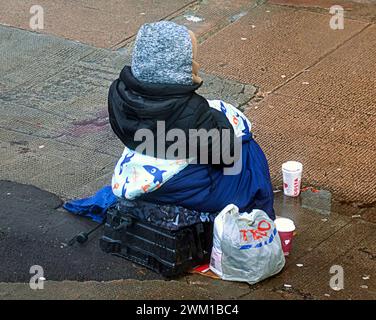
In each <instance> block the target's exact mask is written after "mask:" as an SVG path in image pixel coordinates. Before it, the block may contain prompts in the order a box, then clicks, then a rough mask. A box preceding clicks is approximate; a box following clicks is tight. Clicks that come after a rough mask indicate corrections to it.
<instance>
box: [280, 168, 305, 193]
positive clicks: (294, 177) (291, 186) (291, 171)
mask: <svg viewBox="0 0 376 320" xmlns="http://www.w3.org/2000/svg"><path fill="white" fill-rule="evenodd" d="M302 172H303V165H302V164H301V163H300V162H297V161H287V162H285V163H284V164H283V165H282V175H283V192H284V194H285V195H286V196H289V197H297V196H299V194H300V186H301V182H302Z"/></svg>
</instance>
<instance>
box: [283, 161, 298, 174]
mask: <svg viewBox="0 0 376 320" xmlns="http://www.w3.org/2000/svg"><path fill="white" fill-rule="evenodd" d="M282 170H286V171H291V172H295V171H301V170H303V165H302V164H301V163H300V162H298V161H287V162H285V163H284V164H283V165H282Z"/></svg>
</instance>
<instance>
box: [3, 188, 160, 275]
mask: <svg viewBox="0 0 376 320" xmlns="http://www.w3.org/2000/svg"><path fill="white" fill-rule="evenodd" d="M0 203H1V207H2V209H1V210H0V221H1V223H0V257H1V261H2V263H1V264H0V282H29V280H30V278H31V275H30V273H29V271H30V267H31V266H33V265H40V266H41V267H43V270H44V277H45V278H46V279H48V280H55V281H61V280H76V281H89V280H96V281H109V280H118V279H139V280H141V279H142V280H151V279H161V277H160V276H159V275H158V274H156V273H153V272H151V271H149V270H147V269H144V268H142V267H139V266H136V265H134V264H133V263H131V262H129V261H126V260H124V259H121V258H119V257H115V256H111V255H108V254H106V253H104V252H102V251H101V249H100V248H99V238H100V236H101V229H100V230H98V232H96V233H95V234H93V236H92V237H90V238H89V241H88V242H87V243H86V244H84V245H80V244H78V243H76V244H75V245H73V246H67V243H68V242H69V240H70V239H71V238H72V237H73V236H74V235H76V234H77V233H79V232H81V231H88V230H90V229H91V228H92V227H94V226H96V225H97V224H96V223H95V222H92V221H90V220H88V219H86V218H81V217H77V216H75V215H72V214H70V213H68V212H67V211H65V210H64V209H62V208H61V207H60V206H61V204H62V201H61V199H60V198H59V197H57V196H56V195H53V194H51V193H49V192H46V191H43V190H40V189H38V188H36V187H34V186H30V185H23V184H18V183H14V182H9V181H0Z"/></svg>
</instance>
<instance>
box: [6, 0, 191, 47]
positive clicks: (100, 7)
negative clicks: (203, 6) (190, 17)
mask: <svg viewBox="0 0 376 320" xmlns="http://www.w3.org/2000/svg"><path fill="white" fill-rule="evenodd" d="M194 2H195V1H192V0H178V1H165V0H157V1H154V0H145V1H137V0H127V1H117V0H108V1H105V2H103V1H101V0H94V1H93V0H91V1H89V0H80V1H74V2H72V1H52V0H41V1H38V5H40V6H42V7H43V9H44V24H45V25H44V29H43V30H42V32H43V33H49V34H53V35H57V36H60V37H64V38H67V39H73V40H77V41H80V42H83V43H89V44H92V45H95V46H97V47H102V48H110V47H114V46H116V45H118V44H119V43H121V42H123V41H124V40H126V39H129V38H131V37H133V36H134V35H135V34H136V33H137V31H138V29H139V27H140V26H141V25H142V24H144V23H146V22H153V21H158V20H163V19H165V18H168V17H170V16H173V15H174V14H177V13H178V12H179V11H180V10H182V9H184V8H185V7H186V6H188V5H190V4H192V3H194ZM33 5H35V1H33V0H26V1H24V0H14V1H6V0H1V1H0V23H1V24H6V25H11V26H15V27H17V28H22V29H27V30H30V22H29V21H30V18H31V16H32V15H31V14H30V8H31V6H33Z"/></svg>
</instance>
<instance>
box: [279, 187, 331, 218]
mask: <svg viewBox="0 0 376 320" xmlns="http://www.w3.org/2000/svg"><path fill="white" fill-rule="evenodd" d="M274 206H275V210H276V214H277V215H278V216H282V217H288V216H291V214H292V213H294V212H299V211H300V210H301V209H302V208H303V209H307V210H310V211H313V212H316V213H318V214H321V215H329V214H330V213H331V211H332V194H331V193H330V192H329V191H327V190H316V189H308V190H305V191H302V192H301V193H300V196H299V197H287V196H285V195H284V194H283V192H282V191H281V192H277V193H275V195H274Z"/></svg>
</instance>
